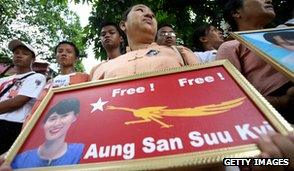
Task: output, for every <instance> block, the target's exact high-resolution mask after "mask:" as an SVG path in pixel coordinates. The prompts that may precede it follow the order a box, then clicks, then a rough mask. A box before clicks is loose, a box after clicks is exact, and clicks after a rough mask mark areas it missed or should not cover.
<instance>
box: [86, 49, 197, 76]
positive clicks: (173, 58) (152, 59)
mask: <svg viewBox="0 0 294 171" xmlns="http://www.w3.org/2000/svg"><path fill="white" fill-rule="evenodd" d="M181 55H182V57H181ZM184 60H185V61H186V63H187V64H189V65H192V64H196V63H199V59H198V58H197V56H195V55H194V54H193V52H192V51H190V50H188V49H186V48H184V49H183V50H182V51H181V54H180V53H179V52H178V51H176V50H174V49H173V48H169V47H165V46H159V45H157V44H156V43H152V44H151V45H150V46H149V47H148V48H146V49H140V50H135V51H131V52H128V53H126V54H124V55H121V56H119V57H117V58H115V59H112V60H109V61H106V62H103V63H101V64H99V65H98V66H96V67H94V68H93V69H92V71H91V74H90V78H91V80H100V79H107V78H115V77H124V76H130V75H133V74H138V73H143V72H151V71H158V70H162V69H167V68H173V67H180V66H184Z"/></svg>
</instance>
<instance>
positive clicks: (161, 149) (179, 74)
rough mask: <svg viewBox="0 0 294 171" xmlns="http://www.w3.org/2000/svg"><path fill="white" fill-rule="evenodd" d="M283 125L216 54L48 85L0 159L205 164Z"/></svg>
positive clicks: (22, 164) (116, 165) (80, 166)
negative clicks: (190, 62) (186, 63)
mask: <svg viewBox="0 0 294 171" xmlns="http://www.w3.org/2000/svg"><path fill="white" fill-rule="evenodd" d="M291 130H293V129H292V128H291V126H290V125H289V124H288V123H287V122H286V121H285V120H284V119H283V118H282V117H281V116H280V115H279V114H278V112H276V111H275V110H274V108H273V107H272V106H271V105H270V104H269V103H268V102H267V101H266V100H265V99H264V98H263V97H262V96H261V95H260V94H259V93H258V92H257V91H256V90H255V89H254V88H253V87H252V86H251V85H250V83H249V82H247V81H246V79H245V78H244V77H243V76H242V75H241V74H240V73H239V72H238V71H237V70H236V69H235V68H234V67H233V66H232V65H231V64H230V63H229V62H228V61H226V60H222V61H215V62H213V63H208V64H203V65H197V66H192V67H181V68H174V69H167V70H163V71H159V72H151V73H144V74H139V75H134V76H130V77H124V78H116V79H109V80H102V81H95V82H89V83H82V84H78V85H72V86H69V87H64V88H57V89H52V90H50V91H49V93H48V94H47V96H46V97H45V99H44V100H43V102H42V103H41V105H40V107H39V108H38V109H37V111H36V113H34V115H33V117H32V118H31V120H30V121H29V122H28V124H27V125H26V126H25V128H24V130H23V132H22V133H21V134H20V136H19V137H18V138H17V140H16V142H15V143H14V144H13V146H12V148H11V149H10V150H9V152H8V154H7V156H6V157H7V162H9V163H10V164H11V166H12V167H13V168H14V169H24V168H25V169H28V170H34V169H40V167H42V169H46V170H79V171H80V170H87V171H89V170H99V169H101V170H153V169H172V168H181V167H205V166H213V165H214V164H218V163H221V162H222V159H223V158H224V157H251V156H255V155H258V154H259V153H260V151H259V150H258V148H257V146H256V145H255V143H256V141H257V140H258V139H259V137H260V136H262V135H264V134H268V133H270V132H273V131H275V132H279V133H281V134H284V135H286V134H288V132H289V131H291Z"/></svg>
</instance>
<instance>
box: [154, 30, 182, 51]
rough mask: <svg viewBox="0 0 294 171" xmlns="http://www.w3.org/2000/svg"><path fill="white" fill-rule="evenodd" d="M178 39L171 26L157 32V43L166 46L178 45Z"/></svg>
mask: <svg viewBox="0 0 294 171" xmlns="http://www.w3.org/2000/svg"><path fill="white" fill-rule="evenodd" d="M176 39H177V38H176V34H175V32H174V30H173V29H172V28H171V27H169V26H164V27H162V28H160V29H159V30H158V32H157V40H156V43H157V44H159V45H164V46H172V45H176Z"/></svg>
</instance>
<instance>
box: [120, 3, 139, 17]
mask: <svg viewBox="0 0 294 171" xmlns="http://www.w3.org/2000/svg"><path fill="white" fill-rule="evenodd" d="M136 5H138V4H136ZM136 5H133V6H131V7H129V8H128V9H127V10H125V12H124V13H123V16H122V20H123V21H127V19H128V15H129V13H130V12H131V10H132V8H133V7H134V6H136Z"/></svg>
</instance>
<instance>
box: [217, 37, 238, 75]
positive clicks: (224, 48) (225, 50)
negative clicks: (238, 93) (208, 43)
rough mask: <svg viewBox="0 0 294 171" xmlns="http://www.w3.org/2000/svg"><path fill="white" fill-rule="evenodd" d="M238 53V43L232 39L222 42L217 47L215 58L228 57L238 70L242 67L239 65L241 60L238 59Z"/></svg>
mask: <svg viewBox="0 0 294 171" xmlns="http://www.w3.org/2000/svg"><path fill="white" fill-rule="evenodd" d="M239 55H240V53H238V44H237V42H234V41H228V42H225V43H223V44H221V46H220V47H219V48H218V50H217V54H216V60H220V59H228V60H229V61H230V62H231V63H232V64H233V65H234V66H235V67H236V68H237V69H238V70H239V71H240V72H242V71H241V69H242V67H241V62H240V60H239V58H240V56H239Z"/></svg>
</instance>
